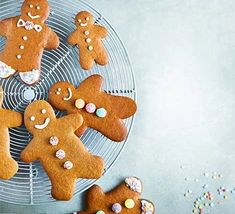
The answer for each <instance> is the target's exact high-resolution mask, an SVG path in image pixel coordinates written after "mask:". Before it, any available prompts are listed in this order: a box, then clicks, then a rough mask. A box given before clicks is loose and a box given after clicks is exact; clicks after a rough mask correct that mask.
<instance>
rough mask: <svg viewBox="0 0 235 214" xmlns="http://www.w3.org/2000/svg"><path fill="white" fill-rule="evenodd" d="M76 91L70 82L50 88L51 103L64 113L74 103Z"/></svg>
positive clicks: (60, 83)
mask: <svg viewBox="0 0 235 214" xmlns="http://www.w3.org/2000/svg"><path fill="white" fill-rule="evenodd" d="M75 90H76V89H75V87H74V86H73V85H72V84H70V83H68V82H58V83H56V84H55V85H53V86H52V87H51V88H50V92H49V99H50V102H51V103H52V104H53V105H55V106H59V108H58V109H59V110H61V111H63V110H65V109H66V108H67V107H68V106H69V105H71V104H72V103H73V102H74V100H73V99H74V94H75Z"/></svg>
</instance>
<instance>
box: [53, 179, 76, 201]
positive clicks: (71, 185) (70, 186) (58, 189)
mask: <svg viewBox="0 0 235 214" xmlns="http://www.w3.org/2000/svg"><path fill="white" fill-rule="evenodd" d="M51 185H52V189H51V195H52V197H53V198H56V199H57V200H62V201H67V200H69V199H71V198H72V197H73V191H74V189H75V185H76V179H75V178H74V179H71V178H69V179H68V178H66V177H65V176H61V175H58V176H55V177H53V178H52V179H51Z"/></svg>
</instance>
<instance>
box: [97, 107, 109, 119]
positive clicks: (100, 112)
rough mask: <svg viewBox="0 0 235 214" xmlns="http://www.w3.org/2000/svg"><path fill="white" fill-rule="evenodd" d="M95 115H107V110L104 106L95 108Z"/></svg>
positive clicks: (102, 116)
mask: <svg viewBox="0 0 235 214" xmlns="http://www.w3.org/2000/svg"><path fill="white" fill-rule="evenodd" d="M96 115H97V117H101V118H104V117H106V115H107V111H106V110H105V109H104V108H99V109H97V110H96Z"/></svg>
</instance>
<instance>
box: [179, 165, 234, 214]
mask: <svg viewBox="0 0 235 214" xmlns="http://www.w3.org/2000/svg"><path fill="white" fill-rule="evenodd" d="M180 168H181V169H184V167H182V166H180ZM201 177H202V179H201V178H200V182H201V180H203V181H205V180H206V182H205V183H204V184H200V186H199V189H201V191H200V192H201V194H197V193H196V191H193V190H192V189H188V190H186V191H185V193H184V194H183V196H184V198H185V199H188V200H189V199H190V200H191V201H193V205H192V213H194V214H206V212H207V210H208V209H212V208H214V207H216V206H220V205H223V204H224V203H225V202H226V201H227V200H228V199H229V197H230V196H231V195H232V194H233V195H235V187H233V188H232V189H231V188H227V187H225V186H219V187H218V188H216V189H211V186H214V185H211V184H217V183H215V182H223V180H222V178H223V174H222V173H220V172H217V171H213V172H204V173H203V174H202V176H201ZM184 181H185V182H189V181H194V182H197V183H199V179H198V178H191V177H184ZM212 182H213V183H212ZM197 185H199V184H197Z"/></svg>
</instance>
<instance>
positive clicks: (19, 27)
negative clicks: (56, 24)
mask: <svg viewBox="0 0 235 214" xmlns="http://www.w3.org/2000/svg"><path fill="white" fill-rule="evenodd" d="M49 13H50V8H49V5H48V1H47V0H25V2H24V3H23V6H22V8H21V15H20V16H16V17H12V18H8V19H4V20H2V21H0V36H4V37H6V39H7V42H6V45H5V48H4V50H3V52H1V53H0V78H8V77H9V76H12V75H13V74H14V73H15V72H19V74H20V78H21V80H22V81H23V82H24V83H26V84H28V85H32V84H34V83H35V82H37V81H38V80H39V77H40V70H41V58H42V54H43V50H44V49H49V50H52V49H56V48H57V47H58V46H59V38H58V36H57V35H56V33H55V32H53V30H52V29H51V28H49V27H48V26H47V25H46V24H45V21H46V19H47V18H48V16H49Z"/></svg>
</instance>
